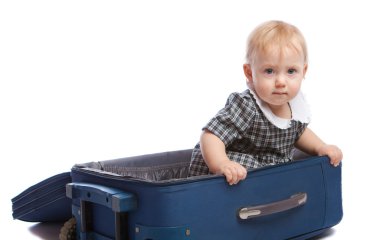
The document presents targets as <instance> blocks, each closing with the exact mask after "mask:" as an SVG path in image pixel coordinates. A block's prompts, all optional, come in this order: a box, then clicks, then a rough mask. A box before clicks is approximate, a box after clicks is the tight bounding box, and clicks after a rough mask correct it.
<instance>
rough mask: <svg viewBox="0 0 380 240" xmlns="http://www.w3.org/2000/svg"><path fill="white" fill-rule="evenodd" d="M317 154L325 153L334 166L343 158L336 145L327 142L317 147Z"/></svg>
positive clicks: (322, 154)
mask: <svg viewBox="0 0 380 240" xmlns="http://www.w3.org/2000/svg"><path fill="white" fill-rule="evenodd" d="M318 155H319V156H324V155H327V156H328V157H329V158H330V163H331V164H332V165H334V166H335V167H337V166H339V163H340V161H342V158H343V153H342V151H341V150H340V149H339V148H338V147H337V146H335V145H327V144H325V145H323V146H322V147H320V148H319V149H318Z"/></svg>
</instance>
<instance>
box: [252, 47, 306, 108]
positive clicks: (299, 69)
mask: <svg viewBox="0 0 380 240" xmlns="http://www.w3.org/2000/svg"><path fill="white" fill-rule="evenodd" d="M251 68H252V86H253V88H254V90H255V92H256V93H257V95H258V96H259V97H260V98H261V99H262V100H263V101H264V102H266V103H267V104H269V106H270V107H271V106H273V107H274V106H276V107H279V106H282V105H285V104H286V105H287V104H288V102H289V101H290V100H291V99H293V98H294V97H295V96H296V95H297V93H298V91H299V90H300V88H301V83H302V80H303V78H304V76H305V73H306V70H307V64H306V63H305V60H304V56H303V54H300V53H299V52H297V51H296V50H295V49H291V48H286V49H284V50H283V51H281V52H280V51H268V52H266V53H263V52H260V51H259V52H258V53H257V54H256V55H255V57H254V62H253V67H252V66H251Z"/></svg>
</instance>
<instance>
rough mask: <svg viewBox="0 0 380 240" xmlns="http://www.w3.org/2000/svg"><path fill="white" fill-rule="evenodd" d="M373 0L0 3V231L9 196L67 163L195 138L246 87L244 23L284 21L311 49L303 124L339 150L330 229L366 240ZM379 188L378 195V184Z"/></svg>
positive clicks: (24, 226) (13, 226)
mask: <svg viewBox="0 0 380 240" xmlns="http://www.w3.org/2000/svg"><path fill="white" fill-rule="evenodd" d="M375 2H376V1H373V2H371V1H365V0H361V1H321V0H319V1H302V0H300V1H291V0H289V1H281V0H279V1H269V0H265V1H263V0H261V1H254V0H248V1H239V0H236V1H223V0H215V1H205V0H203V1H197V0H192V1H178V0H177V1H175V0H173V1H168V0H161V1H156V0H145V1H144V0H140V1H94V0H92V1H80V0H75V1H70V0H66V1H52V0H48V1H40V0H34V1H18V0H13V1H5V0H3V1H1V3H0V81H1V82H0V114H1V115H0V123H1V125H0V127H1V129H0V159H1V165H2V173H1V186H2V189H1V194H0V198H1V204H0V206H1V211H0V212H1V214H0V217H1V229H2V236H6V235H9V236H12V237H11V239H49V240H50V239H56V238H55V237H52V236H56V231H57V229H58V227H57V226H56V225H54V224H52V225H49V224H47V225H46V224H45V225H44V224H42V225H41V224H35V223H32V224H31V223H24V222H22V221H18V220H13V219H12V211H11V198H12V197H14V196H16V195H17V194H19V193H20V192H21V191H23V190H24V189H26V188H28V187H30V186H31V185H33V184H36V183H37V182H39V181H41V180H44V179H46V178H47V177H50V176H52V175H55V174H57V173H61V172H65V171H70V168H71V166H72V165H74V164H75V163H81V162H88V161H98V160H107V159H113V158H119V157H126V156H132V155H139V154H147V153H154V152H162V151H170V150H178V149H185V148H191V147H193V146H194V144H195V143H196V142H197V141H198V137H199V134H200V129H201V127H202V126H203V125H204V124H205V123H206V121H207V120H208V119H209V118H210V117H211V116H213V115H214V114H215V113H216V111H217V110H219V109H220V108H221V107H222V106H223V105H224V103H225V101H226V98H227V96H228V94H229V93H231V92H234V91H243V90H244V89H245V88H246V86H245V78H244V75H243V71H242V64H243V63H244V54H245V44H246V39H247V36H248V34H249V33H250V31H251V30H252V29H253V28H254V27H255V26H257V25H258V24H260V23H262V22H263V21H267V20H271V19H279V20H284V21H287V22H290V23H292V24H294V25H296V26H298V28H299V29H300V30H301V31H302V32H303V34H304V36H305V38H306V40H307V42H308V47H309V53H310V56H309V57H310V64H309V72H308V73H307V76H306V80H305V81H304V85H303V91H304V93H305V94H306V97H307V99H308V100H309V103H310V106H311V109H312V112H313V121H312V123H311V125H310V127H311V128H312V129H313V130H314V131H315V132H316V133H317V134H319V135H320V137H321V138H323V139H324V140H325V141H326V142H329V143H334V144H336V145H338V146H339V147H341V148H342V150H343V151H344V161H343V204H344V218H343V220H342V222H341V223H340V224H339V225H337V226H336V227H334V230H333V231H330V234H329V235H328V236H327V237H325V238H326V239H374V237H377V235H378V223H379V220H378V216H379V214H380V211H379V203H380V201H379V197H378V191H379V190H378V189H379V188H378V184H379V174H378V172H379V162H378V159H379V156H378V153H377V150H378V142H379V141H378V136H379V133H380V132H379V127H378V125H379V123H378V121H379V114H378V106H377V105H378V103H379V98H378V95H379V74H378V71H379V68H378V62H379V60H378V56H379V53H380V47H379V46H380V44H379V43H380V35H379V30H378V29H379V26H378V23H379V22H380V16H379V12H378V7H376V5H375ZM376 194H377V195H376Z"/></svg>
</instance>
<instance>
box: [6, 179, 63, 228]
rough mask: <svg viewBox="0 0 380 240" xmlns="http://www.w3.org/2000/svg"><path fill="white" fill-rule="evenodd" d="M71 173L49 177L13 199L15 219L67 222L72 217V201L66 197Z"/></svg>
mask: <svg viewBox="0 0 380 240" xmlns="http://www.w3.org/2000/svg"><path fill="white" fill-rule="evenodd" d="M70 182H71V176H70V172H64V173H60V174H57V175H54V176H52V177H49V178H47V179H45V180H43V181H41V182H39V183H37V184H35V185H33V186H31V187H29V188H27V189H26V190H25V191H23V192H22V193H20V194H19V195H17V196H16V197H14V198H12V211H13V213H12V215H13V218H14V219H18V220H22V221H26V222H57V221H66V220H67V219H69V218H70V217H71V199H69V198H67V197H66V184H67V183H70Z"/></svg>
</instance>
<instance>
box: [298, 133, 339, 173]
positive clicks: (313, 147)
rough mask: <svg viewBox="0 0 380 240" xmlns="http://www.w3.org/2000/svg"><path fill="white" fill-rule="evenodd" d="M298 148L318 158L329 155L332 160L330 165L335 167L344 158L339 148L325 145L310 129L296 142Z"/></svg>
mask: <svg viewBox="0 0 380 240" xmlns="http://www.w3.org/2000/svg"><path fill="white" fill-rule="evenodd" d="M296 147H297V148H299V149H300V150H302V151H304V152H306V153H308V154H312V155H318V156H324V155H327V156H328V157H329V158H330V163H331V164H332V165H334V166H335V167H336V166H338V165H339V163H340V161H341V160H342V158H343V153H342V151H341V150H340V149H339V148H338V147H337V146H335V145H328V144H326V143H324V142H323V141H322V140H321V139H320V138H319V137H318V136H317V135H316V134H315V133H314V132H313V131H311V130H310V129H309V128H306V129H305V131H304V132H303V133H302V135H301V136H300V138H299V139H298V141H297V142H296Z"/></svg>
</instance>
